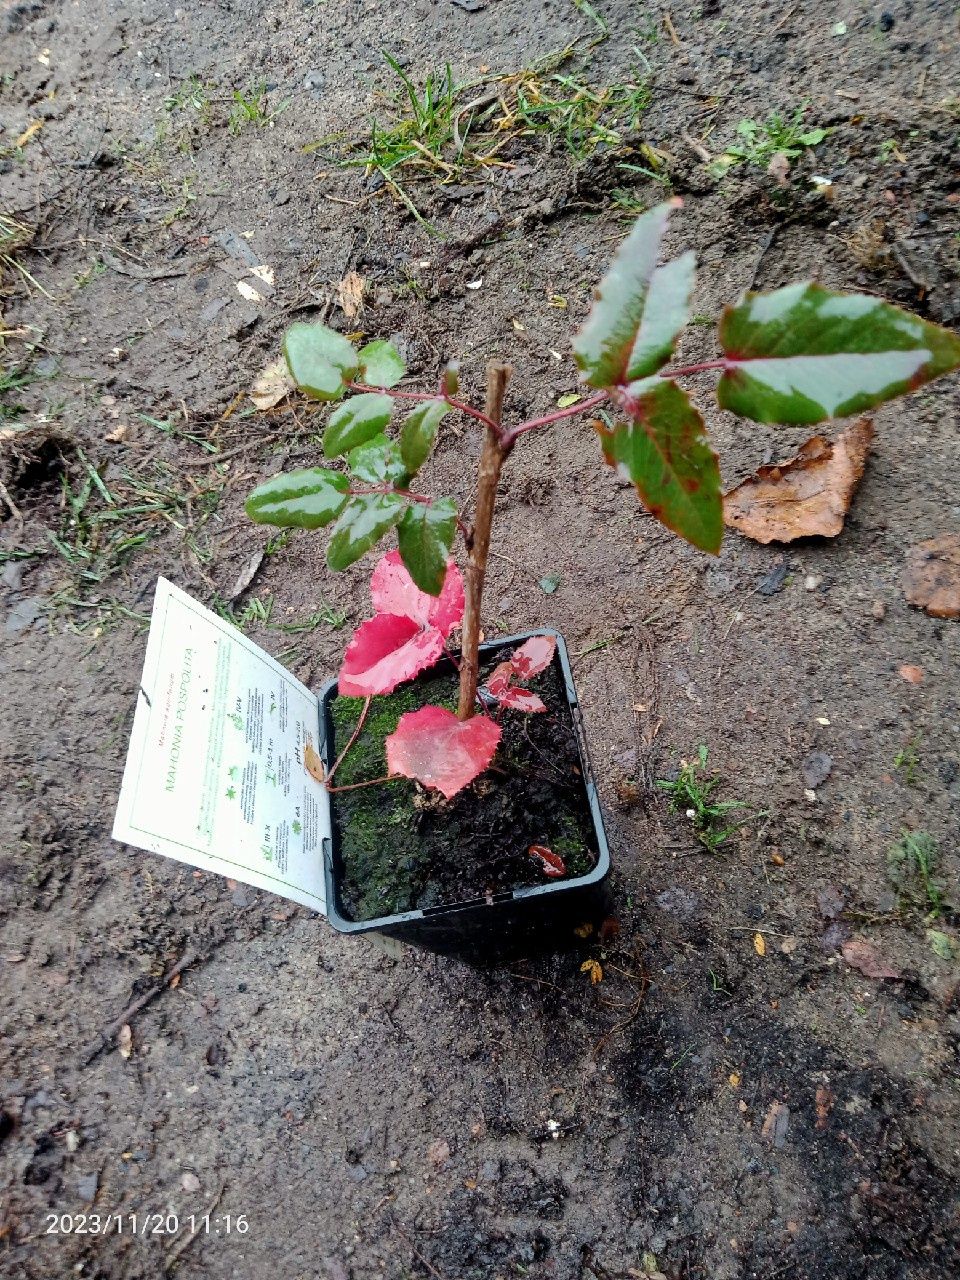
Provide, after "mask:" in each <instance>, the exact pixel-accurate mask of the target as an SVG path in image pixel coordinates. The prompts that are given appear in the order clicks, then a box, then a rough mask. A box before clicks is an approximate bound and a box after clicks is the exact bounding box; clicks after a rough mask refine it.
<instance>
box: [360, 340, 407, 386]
mask: <svg viewBox="0 0 960 1280" xmlns="http://www.w3.org/2000/svg"><path fill="white" fill-rule="evenodd" d="M360 371H361V373H362V375H363V380H364V382H366V383H367V384H368V385H369V386H371V387H395V386H396V385H397V383H398V382H399V381H400V379H401V378H402V377H403V375H404V374H405V373H406V372H407V367H406V365H405V364H404V363H403V361H402V360H401V359H400V352H399V351H398V350H397V349H396V347H394V346H392V345H391V344H390V343H389V342H368V343H367V345H366V346H365V347H361V348H360Z"/></svg>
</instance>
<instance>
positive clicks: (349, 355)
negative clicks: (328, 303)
mask: <svg viewBox="0 0 960 1280" xmlns="http://www.w3.org/2000/svg"><path fill="white" fill-rule="evenodd" d="M283 354H284V356H285V357H286V361H287V368H288V369H289V370H290V374H291V376H292V378H293V380H294V382H296V384H297V386H298V387H299V388H300V390H301V391H303V392H304V394H306V395H308V396H310V397H312V399H314V400H339V399H340V397H341V396H342V395H343V387H344V383H345V382H346V381H348V380H349V379H350V378H352V377H353V375H354V374H355V373H356V372H357V369H358V367H359V357H358V355H357V353H356V351H355V350H354V348H353V346H352V345H351V344H350V343H349V342H348V341H347V339H346V338H345V337H344V336H343V334H342V333H336V332H335V331H334V330H333V329H328V328H327V327H326V326H325V325H322V324H293V325H291V326H290V328H289V329H288V330H287V332H286V334H285V335H284V338H283Z"/></svg>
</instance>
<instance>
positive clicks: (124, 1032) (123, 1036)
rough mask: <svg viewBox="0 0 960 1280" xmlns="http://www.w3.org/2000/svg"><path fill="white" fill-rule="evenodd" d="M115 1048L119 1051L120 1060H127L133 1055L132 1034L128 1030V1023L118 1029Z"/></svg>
mask: <svg viewBox="0 0 960 1280" xmlns="http://www.w3.org/2000/svg"><path fill="white" fill-rule="evenodd" d="M117 1047H118V1048H119V1050H120V1057H121V1058H129V1057H130V1055H131V1053H133V1032H132V1031H131V1029H130V1023H129V1022H125V1023H124V1024H123V1026H122V1027H121V1028H120V1034H119V1035H118V1036H117Z"/></svg>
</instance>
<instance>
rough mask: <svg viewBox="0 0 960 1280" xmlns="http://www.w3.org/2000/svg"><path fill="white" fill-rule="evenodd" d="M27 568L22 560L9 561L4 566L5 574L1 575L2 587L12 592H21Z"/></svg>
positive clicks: (0, 583)
mask: <svg viewBox="0 0 960 1280" xmlns="http://www.w3.org/2000/svg"><path fill="white" fill-rule="evenodd" d="M26 567H27V566H26V565H25V564H24V563H23V561H22V560H9V561H8V562H7V563H6V564H5V565H4V566H3V573H0V585H2V586H4V587H8V588H9V590H11V591H19V590H20V584H21V583H22V582H23V575H24V572H25V571H26Z"/></svg>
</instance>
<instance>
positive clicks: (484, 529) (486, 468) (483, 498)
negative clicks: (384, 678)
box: [457, 363, 512, 720]
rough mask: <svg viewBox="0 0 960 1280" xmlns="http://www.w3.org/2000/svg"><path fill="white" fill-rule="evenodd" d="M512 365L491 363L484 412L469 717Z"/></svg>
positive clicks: (463, 694)
mask: <svg viewBox="0 0 960 1280" xmlns="http://www.w3.org/2000/svg"><path fill="white" fill-rule="evenodd" d="M511 373H512V370H511V368H510V366H509V365H505V364H497V363H491V364H489V365H488V366H487V402H486V406H485V411H484V416H485V417H486V418H487V419H488V420H489V422H490V423H491V424H492V425H490V426H488V427H487V429H486V432H485V433H484V440H483V452H482V453H481V455H480V467H479V470H478V472H477V505H476V511H475V513H474V518H473V538H472V541H471V545H470V548H469V555H468V559H467V567H466V572H465V574H464V595H465V597H466V607H465V609H464V613H463V643H462V646H461V656H460V703H459V706H458V707H457V715H458V716H459V717H460V719H461V720H468V719H469V718H470V716H472V715H473V712H474V707H475V705H476V701H477V680H478V679H479V674H480V662H479V646H480V605H481V602H482V600H483V583H484V580H485V578H486V576H487V558H488V556H489V554H490V529H491V526H492V524H493V509H494V506H495V505H496V501H497V487H498V485H499V483H500V471H501V469H502V467H503V464H504V461H505V460H506V457H507V454H508V453H509V452H510V447H511V446H510V444H508V443H507V442H506V441H505V439H504V437H503V435H502V433H501V432H500V421H501V418H502V416H503V396H504V392H505V391H506V389H507V383H508V382H509V381H510V374H511Z"/></svg>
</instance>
